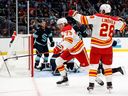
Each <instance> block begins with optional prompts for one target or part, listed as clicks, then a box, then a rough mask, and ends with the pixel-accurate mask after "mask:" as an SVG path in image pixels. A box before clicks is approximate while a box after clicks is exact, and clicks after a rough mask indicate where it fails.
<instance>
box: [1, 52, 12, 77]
mask: <svg viewBox="0 0 128 96" xmlns="http://www.w3.org/2000/svg"><path fill="white" fill-rule="evenodd" d="M0 54H1V56H2V59H3V61H4V62H3V63H4V64H5V67H6V69H7V72H8V74H9V76H10V77H11V73H10V71H9V68H8V66H7V63H6V61H5V59H4V57H3V55H2V52H1V51H0Z"/></svg>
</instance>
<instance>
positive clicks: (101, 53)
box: [68, 4, 126, 91]
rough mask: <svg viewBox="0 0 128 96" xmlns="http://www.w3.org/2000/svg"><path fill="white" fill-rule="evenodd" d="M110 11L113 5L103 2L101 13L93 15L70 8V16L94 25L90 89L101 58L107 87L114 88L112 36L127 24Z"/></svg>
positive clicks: (88, 88) (83, 22)
mask: <svg viewBox="0 0 128 96" xmlns="http://www.w3.org/2000/svg"><path fill="white" fill-rule="evenodd" d="M110 12H111V6H110V5H109V4H102V5H101V6H100V13H97V14H94V15H92V16H83V15H81V14H78V12H77V11H74V10H70V11H69V13H68V15H69V16H72V17H73V18H74V19H75V20H77V21H78V22H80V23H82V24H92V25H93V31H92V38H91V52H90V64H91V68H90V71H89V87H87V90H89V91H91V90H93V89H94V85H95V84H94V82H95V78H96V77H97V68H98V64H99V61H100V60H102V63H103V68H104V75H105V77H106V83H107V89H109V90H110V89H112V68H111V65H112V59H113V52H112V36H113V32H114V30H115V29H118V30H120V31H122V30H123V29H124V27H125V25H126V24H125V23H124V22H122V21H120V20H119V18H118V17H112V16H110V15H109V13H110Z"/></svg>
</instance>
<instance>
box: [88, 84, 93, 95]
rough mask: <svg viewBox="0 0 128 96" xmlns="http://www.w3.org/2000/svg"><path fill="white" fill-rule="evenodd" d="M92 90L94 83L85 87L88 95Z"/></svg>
mask: <svg viewBox="0 0 128 96" xmlns="http://www.w3.org/2000/svg"><path fill="white" fill-rule="evenodd" d="M93 89H94V83H89V86H88V87H87V90H88V91H89V93H92V91H93Z"/></svg>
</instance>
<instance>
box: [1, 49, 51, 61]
mask: <svg viewBox="0 0 128 96" xmlns="http://www.w3.org/2000/svg"><path fill="white" fill-rule="evenodd" d="M52 52H53V51H49V52H44V53H38V54H29V55H21V56H14V57H9V58H6V59H4V58H3V59H4V62H5V61H7V60H9V59H14V58H16V59H17V58H22V57H28V56H32V55H40V54H48V53H52Z"/></svg>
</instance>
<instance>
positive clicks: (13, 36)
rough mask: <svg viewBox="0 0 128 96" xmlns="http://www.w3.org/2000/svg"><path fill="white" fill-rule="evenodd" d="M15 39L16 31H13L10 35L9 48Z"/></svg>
mask: <svg viewBox="0 0 128 96" xmlns="http://www.w3.org/2000/svg"><path fill="white" fill-rule="evenodd" d="M15 37H16V31H14V32H13V34H12V37H11V41H10V43H9V47H11V45H12V43H13V41H14V40H15Z"/></svg>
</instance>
